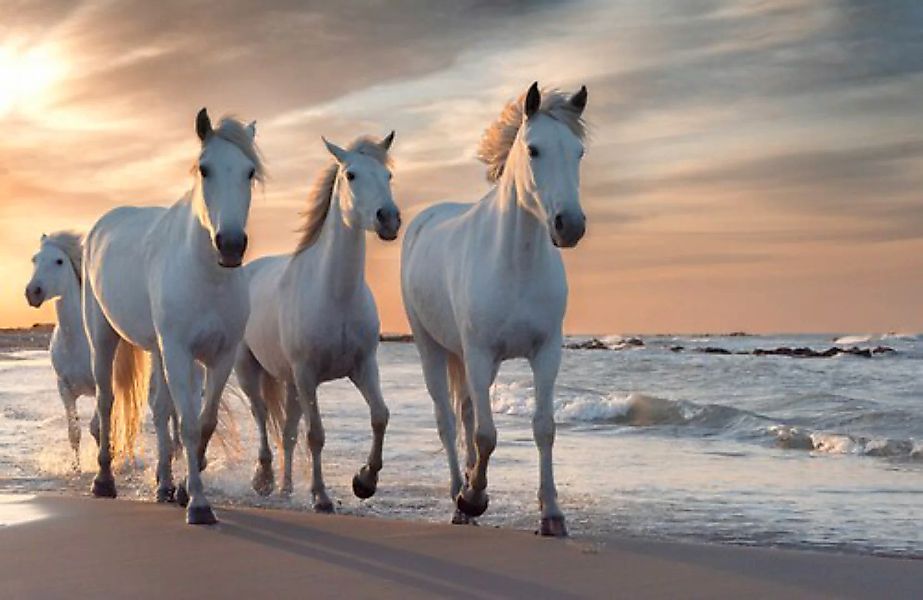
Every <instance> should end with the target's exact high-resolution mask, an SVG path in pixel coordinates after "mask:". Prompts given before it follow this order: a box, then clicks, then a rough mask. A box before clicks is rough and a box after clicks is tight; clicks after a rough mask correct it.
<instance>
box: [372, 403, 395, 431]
mask: <svg viewBox="0 0 923 600" xmlns="http://www.w3.org/2000/svg"><path fill="white" fill-rule="evenodd" d="M390 418H391V413H390V411H389V410H388V407H386V406H381V408H379V409H375V410H373V411H372V431H373V432H374V433H375V434H377V435H384V433H385V429H387V427H388V421H389V419H390Z"/></svg>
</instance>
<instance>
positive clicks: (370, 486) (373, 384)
mask: <svg viewBox="0 0 923 600" xmlns="http://www.w3.org/2000/svg"><path fill="white" fill-rule="evenodd" d="M350 379H351V380H352V382H353V383H354V384H355V386H356V387H357V388H359V391H360V392H361V393H362V397H363V398H364V399H365V402H366V404H368V405H369V416H370V419H371V422H372V449H371V450H370V451H369V458H368V461H367V462H366V464H365V466H364V467H362V468H361V469H360V470H359V472H358V473H357V474H356V475H355V477H353V493H354V494H355V495H356V496H357V497H358V498H371V497H372V496H373V495H375V490H376V489H377V487H378V472H379V471H381V467H382V457H381V454H382V448H383V446H384V442H385V429H387V427H388V417H389V412H388V407H387V406H386V405H385V400H384V398H383V397H382V395H381V382H380V380H379V375H378V360H377V359H376V358H375V354H374V353H372V354H371V355H369V356H368V357H366V358H365V360H363V361H362V362H361V363H360V364H359V365H357V367H356V370H355V371H354V372H353V373H352V374H351V375H350Z"/></svg>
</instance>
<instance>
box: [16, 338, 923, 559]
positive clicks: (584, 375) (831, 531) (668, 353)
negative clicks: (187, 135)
mask: <svg viewBox="0 0 923 600" xmlns="http://www.w3.org/2000/svg"><path fill="white" fill-rule="evenodd" d="M613 340H614V341H613ZM869 340H870V341H869V342H868V343H869V344H870V345H872V344H878V343H887V344H888V345H892V346H894V347H895V348H896V349H897V350H898V353H896V354H893V355H888V356H885V357H875V358H870V359H865V358H858V357H852V356H841V357H837V358H829V359H796V358H791V357H783V356H749V355H747V356H744V355H733V354H732V355H712V354H706V353H701V352H696V351H695V348H699V347H702V348H704V347H709V346H721V347H725V348H728V349H730V350H732V351H734V352H742V351H752V350H753V349H755V348H766V347H775V346H782V345H785V346H796V345H799V346H800V345H811V346H812V347H816V348H819V349H823V348H826V347H829V346H830V345H831V344H832V343H833V336H830V337H813V338H811V337H798V338H778V339H773V338H750V337H742V338H720V337H707V338H699V339H691V338H672V337H663V338H645V343H644V345H643V346H637V345H631V344H626V343H624V342H623V341H621V340H620V339H616V338H612V339H611V340H609V341H608V342H607V343H609V344H610V345H613V346H616V347H619V348H622V349H620V350H617V351H606V350H569V351H566V352H565V358H564V364H563V366H562V370H561V375H560V377H559V380H558V386H557V393H556V398H555V405H556V414H557V420H558V422H559V427H558V435H557V441H556V445H555V465H556V478H557V482H558V488H559V497H560V501H561V503H562V507H563V508H564V510H565V512H566V514H567V518H568V523H569V527H570V530H571V532H572V533H573V534H575V535H577V536H587V535H604V534H609V533H619V534H626V535H643V536H654V537H663V538H671V539H692V540H711V541H721V542H729V543H737V544H748V545H771V546H786V547H810V548H815V549H833V550H837V551H847V552H869V553H879V554H898V555H905V556H906V555H914V556H921V555H923V530H921V529H920V527H919V523H920V522H921V521H923V503H921V499H923V453H921V440H923V402H921V398H923V387H921V385H920V384H919V383H918V374H919V373H920V372H923V368H921V367H923V344H921V343H920V342H919V341H918V340H917V339H916V338H915V337H910V338H893V339H887V340H885V341H884V342H882V340H881V338H878V339H873V338H871V337H869ZM677 345H682V346H684V347H685V350H684V351H683V352H675V351H672V350H671V348H672V347H675V346H677ZM379 354H380V356H379V359H380V364H381V368H382V385H383V390H384V394H385V399H386V401H387V403H388V405H389V407H390V409H391V422H390V425H389V428H388V433H387V436H386V441H385V455H384V458H385V466H384V470H383V471H382V473H381V478H380V484H379V490H378V493H377V494H376V495H375V497H373V498H371V499H369V500H364V501H360V500H358V499H356V498H355V497H354V496H353V494H352V491H351V479H352V476H353V474H354V473H355V472H356V470H357V469H358V468H359V467H360V466H361V464H362V462H363V461H364V460H365V457H366V455H367V453H368V448H369V444H370V440H371V434H370V431H369V421H368V409H367V407H366V405H365V403H364V402H363V401H362V399H361V397H360V396H359V394H358V392H356V391H355V390H354V389H353V388H352V387H351V385H350V384H348V383H347V382H335V383H331V384H325V385H323V386H322V387H321V389H320V392H319V398H320V404H321V411H322V414H323V418H324V424H325V428H326V431H327V445H326V447H325V449H324V471H325V474H326V479H327V485H328V488H329V491H330V494H331V496H332V497H333V499H334V502H335V504H336V505H337V510H338V511H339V512H343V513H349V514H357V515H374V516H382V517H388V518H399V519H415V520H421V519H422V520H429V521H436V522H447V521H448V520H449V517H450V515H451V513H452V511H453V505H452V502H451V500H450V499H449V498H448V473H447V468H446V466H445V457H444V454H443V452H442V448H441V444H440V443H439V439H438V435H437V433H436V428H435V422H434V418H433V409H432V402H431V401H430V399H429V397H428V395H427V394H426V391H425V388H424V386H423V382H422V376H421V373H420V367H419V360H418V358H417V356H416V350H415V348H414V347H413V346H412V345H410V344H384V345H382V347H381V350H380V353H379ZM11 358H13V359H16V360H0V491H16V492H26V493H28V492H33V493H34V492H36V491H62V490H63V491H66V492H68V493H78V494H85V493H86V492H87V490H88V489H89V486H90V482H91V480H92V477H93V474H94V472H95V461H96V456H95V448H94V447H93V440H92V438H91V437H90V436H89V435H88V433H87V432H86V425H87V423H88V422H89V420H90V417H91V416H92V400H91V399H89V398H84V399H81V400H80V402H79V405H78V409H79V414H80V419H81V423H82V425H83V428H84V435H83V445H82V447H81V451H80V461H79V463H80V464H79V468H75V457H74V455H73V452H72V451H71V449H70V447H69V445H68V443H67V436H66V431H65V427H64V417H63V409H62V407H61V403H60V400H59V398H58V396H57V392H56V389H55V383H54V377H53V374H52V371H51V368H50V365H49V363H48V358H47V354H46V353H41V352H39V353H14V355H12V357H11ZM228 405H229V407H230V409H231V412H232V414H233V415H234V419H235V422H236V428H237V429H238V430H239V439H237V440H236V442H237V444H239V450H236V451H232V452H226V451H225V450H223V449H221V448H219V446H218V445H213V446H212V448H210V450H209V467H208V470H207V471H206V472H205V474H204V480H205V483H206V486H207V490H208V493H209V495H210V497H211V498H212V499H213V500H215V501H216V503H218V504H219V505H220V504H243V505H252V506H271V507H280V508H293V509H298V510H310V507H311V500H310V481H309V478H308V472H309V466H310V462H309V459H308V457H307V455H306V453H305V451H304V449H303V444H300V445H299V448H298V450H297V451H296V460H295V493H294V495H293V496H292V498H290V499H286V498H282V497H280V496H279V495H278V494H273V495H272V496H270V497H268V498H261V497H259V496H257V495H256V494H255V493H254V492H253V490H252V489H251V488H250V479H251V476H252V474H253V468H254V466H255V463H256V460H255V459H256V439H257V438H256V431H255V427H254V426H253V424H252V419H251V417H250V415H249V410H248V408H247V406H246V405H245V404H244V402H243V401H242V400H241V399H240V398H238V397H235V396H234V395H233V394H230V395H229V396H228ZM533 406H534V401H533V398H532V385H531V380H530V374H529V371H528V365H527V364H526V363H525V362H522V361H514V362H511V363H508V364H506V365H505V366H504V367H503V369H502V370H501V372H500V376H499V378H498V382H497V384H496V386H495V387H494V389H493V391H492V408H493V411H494V418H495V420H496V425H497V430H498V432H499V442H498V447H497V450H496V452H495V454H494V456H493V458H492V460H491V463H490V486H489V493H490V508H489V510H488V512H487V513H486V514H485V515H484V516H483V517H481V518H480V520H479V521H480V523H481V524H482V525H487V526H490V525H499V526H504V527H515V528H522V529H534V528H535V526H536V524H537V520H538V511H537V502H536V489H537V485H538V458H537V453H536V450H535V445H534V443H533V441H532V430H531V414H532V409H533ZM301 435H302V439H303V435H304V434H303V432H302V434H301ZM142 440H143V451H142V452H141V454H140V456H139V457H138V459H137V461H136V462H135V464H134V465H128V466H124V465H123V466H122V467H123V468H120V469H118V473H117V475H116V477H117V480H118V486H119V496H120V497H121V498H127V499H141V500H150V499H151V498H152V497H153V495H154V489H155V474H154V466H155V457H154V448H155V447H156V444H155V440H154V435H153V429H152V426H151V422H150V417H147V420H146V422H145V429H144V432H143V436H142ZM229 446H230V447H234V446H235V444H233V443H232V444H230V445H229ZM274 450H275V449H274ZM280 463H281V461H280V459H279V458H278V456H276V457H275V461H274V464H275V466H276V467H277V469H278V466H279V465H280ZM174 472H175V475H176V477H177V478H180V477H182V475H183V472H184V463H183V461H177V462H176V463H175V466H174ZM280 479H281V474H280V473H279V472H278V470H277V473H276V480H277V485H278V483H279V481H280Z"/></svg>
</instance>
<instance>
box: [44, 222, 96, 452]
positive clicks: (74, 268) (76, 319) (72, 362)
mask: <svg viewBox="0 0 923 600" xmlns="http://www.w3.org/2000/svg"><path fill="white" fill-rule="evenodd" d="M82 254H83V246H82V238H81V236H80V234H78V233H74V232H70V231H59V232H56V233H52V234H51V235H42V239H41V247H40V248H39V251H38V253H36V255H35V256H33V257H32V264H33V265H34V269H33V271H32V279H30V280H29V284H28V285H27V286H26V300H28V302H29V305H30V306H32V307H34V308H38V307H40V306H41V305H42V304H43V303H44V302H45V301H46V300H54V301H55V314H56V316H57V323H56V325H55V328H54V332H53V333H52V334H51V346H50V347H49V350H50V352H51V366H52V367H53V368H54V372H55V375H57V378H58V393H59V394H60V395H61V400H62V401H63V402H64V411H65V413H66V414H67V436H68V438H69V440H70V445H71V448H72V449H73V450H74V456H75V462H74V465H75V467H76V468H79V466H80V423H79V421H78V418H77V398H79V397H80V396H92V395H94V394H95V393H96V383H95V382H94V381H93V370H92V369H91V368H90V347H89V345H88V344H87V335H86V332H85V331H84V329H83V315H82V314H81V312H80V286H81V277H82V275H81V259H82ZM90 433H91V434H92V435H93V437H94V438H96V441H97V443H98V442H99V418H98V415H97V414H96V413H95V412H94V414H93V419H92V420H91V421H90Z"/></svg>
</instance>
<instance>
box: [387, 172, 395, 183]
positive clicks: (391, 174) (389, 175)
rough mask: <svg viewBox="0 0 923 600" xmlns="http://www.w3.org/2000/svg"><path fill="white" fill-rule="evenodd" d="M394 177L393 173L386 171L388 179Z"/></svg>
mask: <svg viewBox="0 0 923 600" xmlns="http://www.w3.org/2000/svg"><path fill="white" fill-rule="evenodd" d="M392 179H394V173H388V181H391V180H392Z"/></svg>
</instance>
